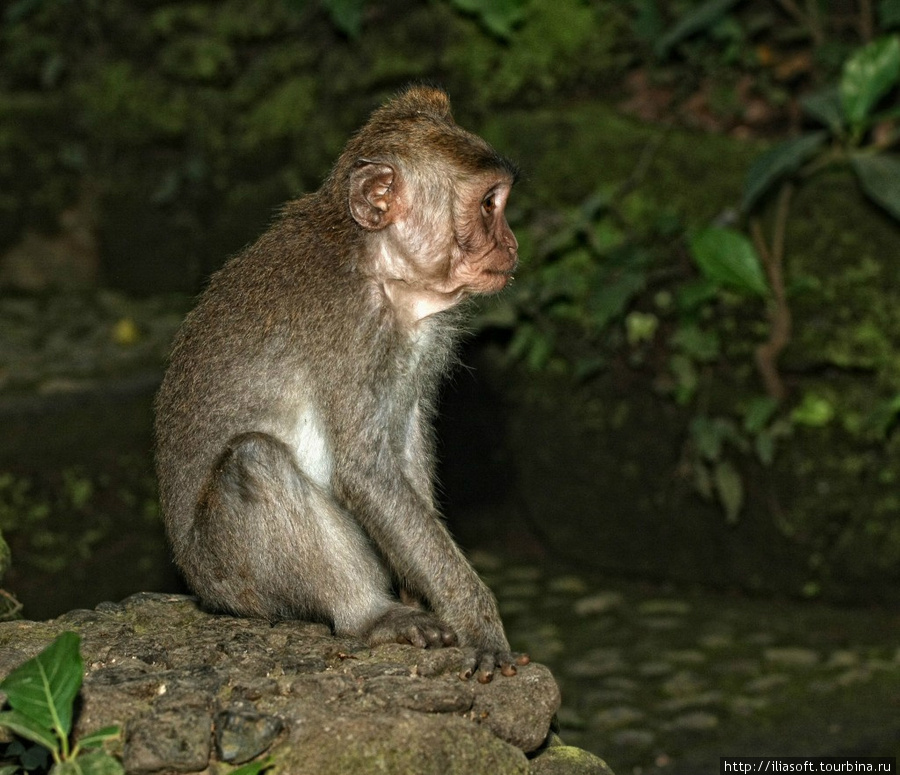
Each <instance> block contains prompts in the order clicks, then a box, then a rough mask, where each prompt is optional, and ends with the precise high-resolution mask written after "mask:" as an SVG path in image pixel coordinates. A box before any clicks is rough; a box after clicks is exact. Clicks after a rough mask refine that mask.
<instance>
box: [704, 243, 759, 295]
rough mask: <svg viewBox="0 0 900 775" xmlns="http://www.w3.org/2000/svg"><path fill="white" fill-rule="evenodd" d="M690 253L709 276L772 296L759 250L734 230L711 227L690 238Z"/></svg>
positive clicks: (719, 282)
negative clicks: (757, 253) (757, 252)
mask: <svg viewBox="0 0 900 775" xmlns="http://www.w3.org/2000/svg"><path fill="white" fill-rule="evenodd" d="M691 255H692V256H693V259H694V262H695V263H696V264H697V267H698V268H699V269H700V271H701V272H702V273H703V275H704V276H705V277H706V278H707V279H708V280H712V281H713V282H714V283H716V284H717V285H719V286H721V287H725V288H730V289H731V290H733V291H737V292H739V293H743V294H745V295H747V296H762V297H766V296H768V295H769V286H768V283H766V278H765V274H764V272H763V268H762V264H761V263H760V260H759V256H757V255H756V249H755V248H754V247H753V245H752V244H751V242H750V240H748V239H747V238H746V237H745V236H744V235H743V234H741V233H740V232H738V231H735V230H734V229H726V228H720V227H718V226H711V227H709V228H708V229H704V230H703V231H701V232H698V233H697V234H696V235H695V236H694V237H693V239H692V240H691Z"/></svg>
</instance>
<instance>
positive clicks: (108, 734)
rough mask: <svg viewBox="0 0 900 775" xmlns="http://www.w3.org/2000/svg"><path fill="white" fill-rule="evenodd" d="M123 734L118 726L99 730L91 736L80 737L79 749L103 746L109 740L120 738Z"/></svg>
mask: <svg viewBox="0 0 900 775" xmlns="http://www.w3.org/2000/svg"><path fill="white" fill-rule="evenodd" d="M121 734H122V730H121V729H120V728H119V727H117V726H111V727H103V729H98V730H97V731H96V732H91V733H90V734H89V735H83V736H82V737H79V738H78V747H79V748H96V747H97V746H100V745H103V743H104V742H106V741H107V740H112V739H113V738H116V737H119V735H121Z"/></svg>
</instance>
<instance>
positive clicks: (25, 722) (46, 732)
mask: <svg viewBox="0 0 900 775" xmlns="http://www.w3.org/2000/svg"><path fill="white" fill-rule="evenodd" d="M0 727H6V728H7V729H9V730H10V731H11V732H13V733H14V734H16V735H18V736H19V737H24V738H25V739H26V740H31V742H33V743H37V744H38V745H42V746H44V747H45V748H48V749H49V750H51V751H58V750H59V740H58V739H57V738H56V736H55V735H54V734H53V730H52V729H51V728H49V727H45V726H43V725H41V724H38V723H37V722H36V721H35V720H34V719H30V718H28V716H25V715H23V714H22V713H19V711H17V710H7V711H3V712H2V713H0Z"/></svg>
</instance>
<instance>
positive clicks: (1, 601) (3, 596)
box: [0, 530, 22, 622]
mask: <svg viewBox="0 0 900 775" xmlns="http://www.w3.org/2000/svg"><path fill="white" fill-rule="evenodd" d="M11 559H12V553H11V552H10V551H9V545H8V544H7V543H6V541H5V540H4V538H3V531H2V530H0V581H2V580H3V576H4V575H6V571H7V570H8V569H9V566H10V562H11ZM21 610H22V604H21V603H20V602H19V601H18V600H16V598H15V597H14V596H13V595H11V594H10V593H9V592H7V591H6V590H5V589H2V588H0V622H5V621H9V620H10V619H15V618H16V617H18V615H19V612H20V611H21Z"/></svg>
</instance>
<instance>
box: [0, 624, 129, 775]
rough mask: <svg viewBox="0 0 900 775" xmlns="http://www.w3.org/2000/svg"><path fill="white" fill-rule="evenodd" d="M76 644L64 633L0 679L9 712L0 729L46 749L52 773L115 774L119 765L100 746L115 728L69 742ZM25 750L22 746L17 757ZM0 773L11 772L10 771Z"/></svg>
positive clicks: (79, 666) (77, 682)
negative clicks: (2, 728)
mask: <svg viewBox="0 0 900 775" xmlns="http://www.w3.org/2000/svg"><path fill="white" fill-rule="evenodd" d="M80 642H81V639H80V638H79V636H78V635H77V634H75V633H74V632H64V633H63V634H62V635H60V636H59V637H58V638H57V639H56V640H55V641H53V643H51V644H50V645H49V646H48V647H47V648H46V649H44V650H43V651H42V652H41V653H40V654H38V655H37V656H36V657H34V658H33V659H29V660H28V661H27V662H25V663H23V664H22V665H20V666H19V667H17V668H16V669H15V670H13V671H12V672H11V673H10V674H9V675H8V676H7V677H6V678H4V679H3V681H0V690H2V691H3V692H4V693H5V694H6V699H7V703H8V704H9V706H10V708H11V709H10V710H6V711H3V712H0V726H3V727H6V728H7V729H9V730H10V731H11V732H13V733H14V734H16V735H18V736H19V737H21V738H24V739H25V740H29V741H31V742H33V743H37V745H39V746H41V747H43V748H45V749H46V750H48V751H49V752H50V755H51V756H52V759H53V766H52V767H51V769H50V772H51V773H53V775H74V774H75V773H79V774H80V773H83V774H84V775H118V773H124V769H123V768H122V765H121V764H120V763H119V762H118V760H116V759H115V758H113V757H112V756H110V755H109V754H108V753H106V752H105V751H104V750H102V748H101V746H102V744H103V742H104V741H105V740H109V739H112V738H115V737H118V735H119V728H118V727H106V728H104V729H101V730H98V731H97V732H94V733H92V734H90V735H85V736H83V737H81V738H80V739H79V740H77V741H76V742H75V743H74V745H73V744H72V743H71V742H70V740H69V736H70V733H71V731H72V713H73V706H74V703H75V697H76V696H77V695H78V691H79V690H80V688H81V682H82V680H83V673H84V664H83V662H82V659H81V653H80V651H79V646H80ZM29 751H30V749H25V748H23V749H22V752H21V753H22V754H23V755H24V754H28V753H29ZM33 759H34V757H33V755H32V760H33ZM4 771H8V772H15V771H16V768H13V769H11V770H4Z"/></svg>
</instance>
